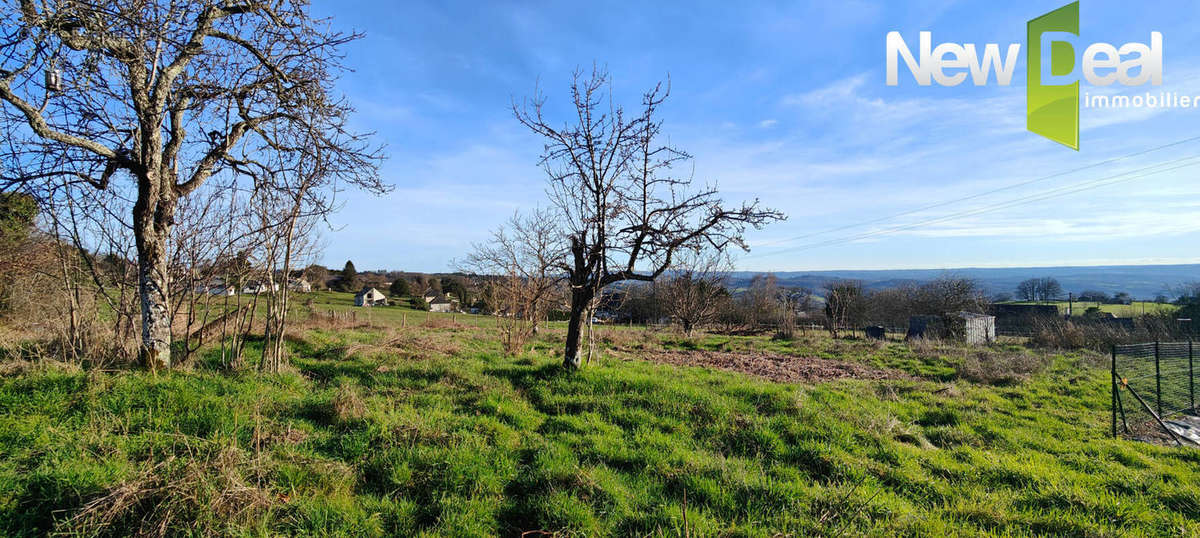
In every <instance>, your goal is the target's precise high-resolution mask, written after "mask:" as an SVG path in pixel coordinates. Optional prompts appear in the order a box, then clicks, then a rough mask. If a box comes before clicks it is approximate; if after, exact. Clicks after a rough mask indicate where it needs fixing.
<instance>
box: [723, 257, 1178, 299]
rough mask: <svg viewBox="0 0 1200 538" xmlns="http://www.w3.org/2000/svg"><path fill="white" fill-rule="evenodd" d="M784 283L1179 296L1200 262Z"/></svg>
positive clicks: (873, 274)
mask: <svg viewBox="0 0 1200 538" xmlns="http://www.w3.org/2000/svg"><path fill="white" fill-rule="evenodd" d="M757 274H761V273H757V272H749V271H737V272H734V273H731V275H730V277H731V280H732V281H731V282H730V286H731V287H732V288H734V289H739V288H745V287H747V286H749V285H750V279H751V278H753V277H754V276H755V275H757ZM774 274H775V276H776V277H778V278H779V282H780V285H782V286H789V287H808V288H812V289H814V290H820V289H821V287H823V286H824V285H825V284H826V283H828V282H830V281H833V280H840V279H854V280H861V281H862V282H863V284H864V286H865V287H866V288H867V289H872V290H874V289H884V288H890V287H895V286H898V285H901V284H905V283H920V282H926V281H929V280H933V279H935V278H937V277H939V276H942V275H954V276H958V277H964V278H971V279H975V280H977V281H979V283H980V284H981V285H982V286H983V288H984V290H985V291H986V292H987V293H989V294H995V293H1002V292H1007V293H1012V292H1013V290H1014V289H1016V287H1017V284H1018V283H1020V282H1021V281H1022V280H1025V279H1027V278H1034V277H1051V278H1055V279H1058V281H1059V283H1061V284H1062V287H1063V291H1064V292H1074V293H1079V292H1081V291H1084V290H1098V291H1103V292H1105V293H1108V294H1114V293H1118V292H1122V291H1124V292H1128V293H1129V294H1131V295H1133V296H1134V297H1136V298H1138V299H1153V298H1154V297H1155V296H1157V295H1159V294H1166V295H1167V296H1169V297H1173V296H1174V294H1173V293H1171V290H1173V289H1175V288H1177V287H1178V286H1179V285H1181V284H1184V283H1186V282H1192V281H1200V264H1191V265H1107V266H1092V267H1005V268H971V267H966V268H960V269H895V270H891V269H887V270H876V271H782V272H776V273H774Z"/></svg>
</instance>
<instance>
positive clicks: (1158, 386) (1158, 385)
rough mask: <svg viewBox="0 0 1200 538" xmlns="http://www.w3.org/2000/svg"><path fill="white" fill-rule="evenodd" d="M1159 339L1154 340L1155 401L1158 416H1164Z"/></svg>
mask: <svg viewBox="0 0 1200 538" xmlns="http://www.w3.org/2000/svg"><path fill="white" fill-rule="evenodd" d="M1159 362H1160V361H1159V353H1158V340H1155V341H1154V399H1155V400H1156V401H1155V402H1154V406H1155V408H1157V409H1158V416H1160V417H1161V416H1162V373H1161V370H1160V369H1159Z"/></svg>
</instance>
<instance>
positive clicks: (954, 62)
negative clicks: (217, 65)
mask: <svg viewBox="0 0 1200 538" xmlns="http://www.w3.org/2000/svg"><path fill="white" fill-rule="evenodd" d="M1080 45H1081V43H1080V42H1079V2H1072V3H1070V4H1067V5H1065V6H1063V7H1061V8H1058V9H1056V10H1054V11H1051V12H1049V13H1046V14H1045V15H1042V16H1040V17H1037V18H1035V19H1033V20H1031V21H1029V23H1028V25H1027V33H1026V55H1025V56H1026V57H1025V78H1026V81H1025V100H1026V104H1025V122H1026V127H1027V128H1028V129H1029V131H1031V132H1033V133H1036V134H1038V135H1041V136H1044V137H1046V138H1048V139H1050V140H1053V141H1055V142H1058V143H1060V144H1063V145H1065V146H1067V147H1069V148H1071V149H1074V150H1076V151H1078V150H1079V108H1080V106H1079V103H1080V99H1079V85H1080V72H1081V73H1082V78H1083V79H1084V80H1086V81H1087V83H1088V84H1090V85H1092V86H1110V85H1112V84H1115V83H1120V84H1121V85H1123V86H1142V85H1145V84H1152V85H1155V86H1161V85H1162V76H1163V45H1162V34H1161V33H1159V32H1151V33H1150V43H1149V44H1145V43H1126V44H1124V45H1121V46H1120V47H1115V46H1113V45H1111V44H1109V43H1093V44H1091V45H1089V46H1087V47H1086V48H1081V46H1080ZM1020 50H1021V45H1020V44H1019V43H1013V44H1011V45H1008V48H1007V49H1006V50H1005V52H1004V54H1003V55H1002V54H1001V49H1000V45H999V44H996V43H988V44H985V45H984V46H983V56H982V57H980V56H979V53H978V52H979V47H977V46H976V45H975V44H973V43H965V44H958V43H942V44H939V45H937V46H936V47H934V46H933V34H932V33H931V32H921V33H920V36H919V43H918V53H917V55H915V56H914V55H913V53H912V49H910V48H909V46H908V43H907V42H905V41H904V37H903V36H902V35H900V32H888V34H887V85H888V86H898V85H899V84H900V74H899V67H900V62H901V61H903V62H904V64H905V66H906V67H908V70H909V72H910V73H912V76H913V79H914V80H915V81H916V83H917V84H918V85H921V86H929V85H932V84H934V83H936V84H938V85H940V86H958V85H959V84H962V83H963V82H965V81H966V80H967V78H968V76H969V77H970V79H971V82H972V83H973V84H974V85H976V86H986V85H988V84H989V83H990V80H991V78H992V73H995V82H996V84H999V85H1000V86H1008V85H1009V84H1010V83H1011V82H1012V76H1013V72H1014V71H1015V70H1016V64H1017V59H1018V58H1019V56H1020ZM1079 50H1083V54H1082V55H1081V56H1080V55H1078V54H1077V51H1079ZM1077 59H1078V60H1079V61H1076V60H1077ZM1077 67H1078V68H1080V69H1077ZM1172 98H1174V96H1166V95H1163V96H1161V98H1156V97H1154V96H1150V95H1149V94H1147V96H1146V97H1145V98H1143V97H1142V96H1137V97H1134V98H1133V100H1132V101H1130V100H1129V99H1128V98H1125V100H1124V101H1117V102H1125V103H1130V102H1132V103H1134V104H1137V103H1143V104H1149V106H1158V104H1159V103H1162V104H1163V105H1167V106H1171V105H1175V106H1177V105H1178V104H1179V102H1180V101H1179V99H1178V98H1174V100H1172ZM1098 99H1099V98H1097V99H1090V98H1089V100H1088V103H1089V107H1090V106H1092V103H1093V102H1100V101H1099V100H1098ZM1108 102H1109V100H1108V99H1107V97H1104V100H1103V103H1108ZM1150 103H1153V104H1150ZM1183 106H1188V103H1184V104H1183Z"/></svg>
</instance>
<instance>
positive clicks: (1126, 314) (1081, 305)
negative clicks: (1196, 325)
mask: <svg viewBox="0 0 1200 538" xmlns="http://www.w3.org/2000/svg"><path fill="white" fill-rule="evenodd" d="M1012 304H1052V305H1055V306H1057V307H1058V311H1059V312H1060V313H1061V314H1063V315H1064V316H1065V315H1066V314H1067V312H1069V311H1072V310H1073V312H1072V316H1082V315H1083V313H1084V312H1087V309H1088V308H1091V307H1097V308H1099V309H1100V311H1101V312H1107V313H1109V314H1112V315H1113V316H1116V317H1118V318H1132V317H1136V316H1140V315H1142V314H1158V313H1160V312H1162V313H1166V312H1174V311H1176V310H1179V306H1177V305H1173V304H1168V303H1155V302H1151V301H1134V302H1133V303H1131V304H1105V303H1097V302H1088V301H1075V302H1074V303H1071V302H1068V301H1050V302H1032V301H1019V302H1014V303H1012Z"/></svg>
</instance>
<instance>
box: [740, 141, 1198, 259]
mask: <svg viewBox="0 0 1200 538" xmlns="http://www.w3.org/2000/svg"><path fill="white" fill-rule="evenodd" d="M1197 140H1200V136H1194V137H1191V138H1185V139H1182V140H1176V141H1174V142H1170V143H1167V144H1163V145H1161V146H1156V147H1153V148H1149V149H1144V150H1140V151H1136V152H1133V153H1130V154H1128V155H1122V156H1120V157H1113V158H1111V159H1108V160H1105V161H1100V162H1096V163H1092V164H1089V165H1085V166H1081V167H1079V168H1073V169H1071V170H1065V171H1062V172H1056V173H1054V174H1050V175H1048V176H1041V177H1037V178H1033V179H1029V180H1026V181H1021V182H1019V183H1013V184H1012V185H1006V186H1004V187H999V188H996V189H992V190H988V191H983V192H979V193H976V194H972V195H969V196H964V197H961V198H954V199H951V200H944V201H941V202H937V203H935V204H930V205H927V206H923V207H919V208H917V209H911V210H908V211H903V212H900V213H895V214H893V215H889V216H886V217H880V218H877V219H873V220H868V221H863V222H857V223H854V224H847V225H844V226H838V227H836V228H829V229H826V230H821V231H817V232H811V233H807V234H803V235H798V236H795V237H790V238H787V239H778V240H775V241H767V242H765V243H761V244H758V245H756V246H758V247H770V246H775V245H779V244H783V243H790V242H793V241H799V240H801V239H808V238H810V237H816V236H819V235H825V234H828V233H833V232H840V231H843V230H849V229H852V228H859V227H862V226H867V225H871V224H878V223H881V222H887V221H889V220H895V219H897V218H899V217H905V216H908V215H912V214H915V213H921V212H923V211H928V210H930V209H937V208H939V207H945V206H948V205H951V204H957V203H959V202H966V201H969V200H974V199H977V198H982V197H984V196H988V195H992V194H996V193H999V192H1004V191H1009V190H1012V189H1016V188H1020V187H1025V186H1027V185H1032V184H1034V183H1040V182H1043V181H1049V180H1051V179H1054V178H1059V177H1063V176H1066V175H1070V174H1074V173H1076V172H1082V171H1084V170H1090V169H1092V168H1097V167H1100V166H1106V165H1109V164H1113V163H1117V162H1121V161H1124V160H1128V159H1131V158H1134V157H1140V156H1142V155H1147V154H1150V153H1154V152H1156V151H1161V150H1164V149H1168V148H1172V147H1175V146H1179V145H1183V144H1187V143H1188V142H1195V141H1197ZM750 257H754V256H750Z"/></svg>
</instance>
